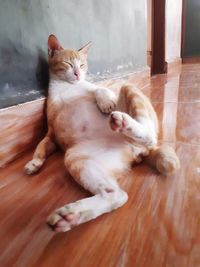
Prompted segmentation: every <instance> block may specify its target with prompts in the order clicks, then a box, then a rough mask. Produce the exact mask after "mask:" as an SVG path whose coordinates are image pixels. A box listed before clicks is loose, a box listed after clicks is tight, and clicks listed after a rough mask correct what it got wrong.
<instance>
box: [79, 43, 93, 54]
mask: <svg viewBox="0 0 200 267" xmlns="http://www.w3.org/2000/svg"><path fill="white" fill-rule="evenodd" d="M91 45H92V42H89V43H87V44H86V45H84V46H83V47H81V48H80V49H79V50H78V52H81V53H83V54H85V55H86V56H87V53H88V51H89V49H90V47H91Z"/></svg>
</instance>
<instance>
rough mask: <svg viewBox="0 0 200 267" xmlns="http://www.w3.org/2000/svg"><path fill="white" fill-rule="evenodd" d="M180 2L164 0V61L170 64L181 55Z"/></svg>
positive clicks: (180, 0)
mask: <svg viewBox="0 0 200 267" xmlns="http://www.w3.org/2000/svg"><path fill="white" fill-rule="evenodd" d="M181 23H182V0H166V24H165V25H166V26H165V27H166V39H165V42H166V43H165V47H166V50H165V60H166V61H167V62H172V61H174V60H175V59H177V58H180V55H181Z"/></svg>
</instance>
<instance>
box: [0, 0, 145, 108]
mask: <svg viewBox="0 0 200 267" xmlns="http://www.w3.org/2000/svg"><path fill="white" fill-rule="evenodd" d="M0 25H1V26H0V94H1V97H0V107H6V106H10V105H13V104H17V103H22V102H25V101H29V100H33V99H36V98H39V97H41V96H42V95H44V94H45V93H46V88H47V84H48V75H47V73H48V70H47V63H46V56H47V38H48V35H49V34H50V33H54V34H56V35H57V37H58V39H60V41H61V43H62V44H63V46H64V47H69V48H77V49H78V48H79V47H81V46H82V45H83V44H85V43H86V42H88V41H92V42H93V47H92V49H91V51H90V56H89V71H90V76H91V77H92V78H93V79H95V80H98V79H103V78H106V77H114V76H116V75H117V74H119V73H127V72H130V71H136V70H138V69H141V68H143V67H144V66H146V0H140V1H133V0H124V1H122V0H84V1H83V0H0Z"/></svg>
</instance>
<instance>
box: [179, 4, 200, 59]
mask: <svg viewBox="0 0 200 267" xmlns="http://www.w3.org/2000/svg"><path fill="white" fill-rule="evenodd" d="M184 39H185V40H184V49H183V56H184V57H192V56H200V1H199V0H186V14H185V38H184Z"/></svg>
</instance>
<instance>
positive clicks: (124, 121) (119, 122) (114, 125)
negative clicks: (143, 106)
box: [110, 111, 130, 132]
mask: <svg viewBox="0 0 200 267" xmlns="http://www.w3.org/2000/svg"><path fill="white" fill-rule="evenodd" d="M129 121H130V118H129V115H128V114H126V113H123V112H119V111H114V112H112V113H111V115H110V127H111V129H112V130H113V131H116V132H124V131H126V130H127V129H128V127H129Z"/></svg>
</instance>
